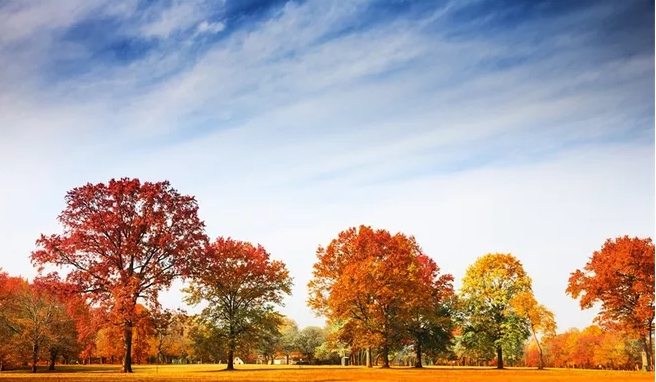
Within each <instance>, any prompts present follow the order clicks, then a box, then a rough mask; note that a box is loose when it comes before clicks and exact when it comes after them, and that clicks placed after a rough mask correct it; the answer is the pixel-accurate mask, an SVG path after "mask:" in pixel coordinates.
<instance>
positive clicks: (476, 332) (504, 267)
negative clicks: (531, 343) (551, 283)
mask: <svg viewBox="0 0 656 382" xmlns="http://www.w3.org/2000/svg"><path fill="white" fill-rule="evenodd" d="M530 291H531V279H530V278H529V277H528V276H527V275H526V272H525V271H524V268H523V267H522V264H521V262H519V260H517V259H516V258H515V257H514V256H512V255H510V254H499V253H497V254H487V255H485V256H481V257H479V258H478V259H477V260H476V262H475V263H474V264H472V265H470V266H469V268H467V271H466V273H465V277H464V278H463V280H462V288H461V289H460V300H461V302H462V309H463V311H462V314H463V316H464V317H463V318H464V321H465V322H466V325H465V327H464V333H463V335H464V337H465V338H466V339H467V341H465V342H466V343H469V344H474V343H478V344H477V346H481V347H484V348H489V347H491V346H493V347H494V349H495V350H496V355H497V368H499V369H503V353H504V350H506V352H517V351H521V349H523V344H524V341H525V340H526V338H528V336H529V330H528V322H527V320H526V319H525V318H523V317H522V316H520V315H519V314H517V312H515V311H514V310H513V309H512V307H511V301H512V300H513V299H514V298H515V297H516V296H517V295H519V294H521V293H525V292H530Z"/></svg>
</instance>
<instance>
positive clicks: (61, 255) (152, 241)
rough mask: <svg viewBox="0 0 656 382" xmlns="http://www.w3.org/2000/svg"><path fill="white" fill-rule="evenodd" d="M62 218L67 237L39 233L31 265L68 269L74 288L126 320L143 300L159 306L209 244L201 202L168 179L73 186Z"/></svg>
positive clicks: (69, 281) (64, 235) (125, 179)
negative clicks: (167, 290)
mask: <svg viewBox="0 0 656 382" xmlns="http://www.w3.org/2000/svg"><path fill="white" fill-rule="evenodd" d="M59 221H60V223H61V224H62V226H63V233H62V234H55V235H50V236H46V235H41V237H40V239H39V240H37V245H38V246H39V249H38V250H36V251H34V252H33V253H32V256H31V258H32V263H33V264H34V265H36V266H38V267H39V269H40V270H43V266H44V265H47V264H51V265H56V266H59V267H61V268H66V269H67V270H69V272H68V273H67V275H66V279H65V281H66V282H67V283H68V284H69V285H72V286H74V287H75V289H76V291H77V292H78V293H82V294H85V295H86V296H88V297H89V298H90V300H91V301H93V302H96V303H100V304H101V306H102V307H103V308H104V309H106V310H108V311H110V312H111V313H112V314H113V315H115V316H117V317H119V318H121V319H123V320H125V321H130V320H132V319H134V317H135V309H136V306H137V302H138V301H139V300H140V299H144V300H145V302H146V303H148V304H149V305H151V306H156V305H157V295H158V292H159V291H160V290H161V289H162V288H165V287H168V286H170V285H171V281H172V280H173V279H174V278H175V277H176V276H178V275H179V274H180V272H181V270H182V269H183V268H185V266H184V263H185V262H186V261H188V259H189V256H190V255H193V254H196V253H198V252H200V251H201V250H202V248H203V245H204V243H206V242H207V239H206V236H205V233H204V228H205V227H204V224H203V222H202V221H201V220H200V219H199V218H198V205H197V204H196V200H195V199H194V198H193V197H191V196H185V195H181V194H180V193H178V192H177V191H176V190H175V189H173V188H171V186H170V184H169V183H168V182H158V183H150V182H145V183H141V182H140V181H139V180H138V179H128V178H124V179H120V180H114V179H112V180H110V181H109V183H108V184H106V185H105V184H103V183H99V184H95V185H94V184H86V185H84V186H82V187H78V188H74V189H73V190H71V191H69V192H68V193H67V195H66V208H65V209H64V211H63V212H62V213H61V214H60V215H59Z"/></svg>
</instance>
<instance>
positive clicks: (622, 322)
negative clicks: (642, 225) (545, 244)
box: [567, 236, 654, 370]
mask: <svg viewBox="0 0 656 382" xmlns="http://www.w3.org/2000/svg"><path fill="white" fill-rule="evenodd" d="M567 293H568V294H570V295H571V296H572V297H573V298H580V304H581V308H582V309H587V308H591V307H592V306H593V305H594V304H595V303H597V302H600V303H601V309H600V311H599V315H598V316H597V320H598V321H599V322H600V323H601V324H603V325H607V326H618V327H620V328H621V329H622V330H624V331H626V332H627V333H629V334H633V335H637V336H638V337H640V340H641V342H642V343H643V349H644V353H645V362H644V363H645V366H646V367H647V368H648V369H650V370H653V365H654V359H653V352H652V349H653V331H654V244H653V242H652V240H651V238H647V239H640V238H637V237H634V238H631V237H629V236H623V237H618V238H616V239H614V240H611V239H608V240H606V242H605V243H604V245H603V246H602V248H601V249H600V250H598V251H595V252H594V253H593V254H592V256H591V257H590V260H589V261H588V262H587V263H586V265H585V267H584V268H583V269H582V270H581V269H577V270H576V271H574V272H572V274H571V277H570V278H569V284H568V286H567Z"/></svg>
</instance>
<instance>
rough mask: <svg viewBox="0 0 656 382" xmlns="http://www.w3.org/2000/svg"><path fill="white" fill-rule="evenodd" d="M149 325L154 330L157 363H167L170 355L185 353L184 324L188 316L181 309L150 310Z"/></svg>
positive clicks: (179, 355) (186, 344)
mask: <svg viewBox="0 0 656 382" xmlns="http://www.w3.org/2000/svg"><path fill="white" fill-rule="evenodd" d="M150 318H151V323H150V326H151V327H152V329H153V331H154V335H155V336H154V347H155V348H156V349H157V354H156V358H157V363H160V362H163V363H168V360H169V359H170V358H171V357H178V358H181V357H183V356H184V355H186V350H187V349H186V348H187V347H188V340H187V337H186V336H185V329H186V328H185V325H186V323H187V321H188V320H189V318H188V317H187V314H186V313H185V312H184V311H183V310H171V309H164V310H160V311H156V312H151V316H150Z"/></svg>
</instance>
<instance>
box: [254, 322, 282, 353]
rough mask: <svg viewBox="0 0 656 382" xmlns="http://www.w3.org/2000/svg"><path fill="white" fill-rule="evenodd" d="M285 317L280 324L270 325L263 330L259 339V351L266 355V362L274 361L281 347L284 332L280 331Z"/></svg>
mask: <svg viewBox="0 0 656 382" xmlns="http://www.w3.org/2000/svg"><path fill="white" fill-rule="evenodd" d="M282 322H283V319H282V318H281V319H280V321H279V323H278V325H275V326H272V327H269V328H268V330H262V331H261V332H260V333H259V338H258V339H257V351H258V352H259V354H261V355H262V356H263V357H264V363H265V364H269V363H273V360H274V359H275V356H276V352H277V351H278V349H280V347H281V341H282V334H281V333H280V326H282Z"/></svg>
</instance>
